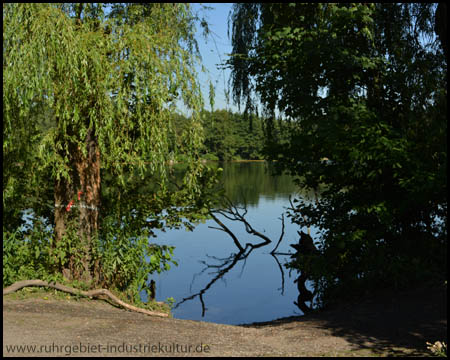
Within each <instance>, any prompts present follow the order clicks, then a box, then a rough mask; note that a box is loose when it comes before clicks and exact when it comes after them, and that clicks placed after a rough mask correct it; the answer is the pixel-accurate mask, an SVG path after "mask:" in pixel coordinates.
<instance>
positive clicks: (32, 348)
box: [3, 287, 447, 357]
mask: <svg viewBox="0 0 450 360" xmlns="http://www.w3.org/2000/svg"><path fill="white" fill-rule="evenodd" d="M446 300H447V289H446V287H441V288H432V289H424V288H421V289H417V290H414V291H409V292H403V293H396V294H392V293H390V294H380V295H379V296H377V297H376V298H373V299H370V300H367V299H366V300H365V301H363V302H361V303H357V304H346V305H344V306H340V307H338V308H335V309H332V310H328V311H324V312H322V313H318V314H310V315H307V316H303V317H292V318H285V319H280V320H275V321H271V322H267V323H259V324H251V325H242V326H232V325H222V324H213V323H207V322H201V321H190V320H179V319H173V318H160V317H150V316H147V315H144V314H139V313H133V312H128V311H125V310H122V309H119V308H116V307H113V306H111V305H110V304H108V303H106V302H104V301H99V300H97V301H90V300H78V301H74V300H55V299H50V300H44V299H43V298H33V299H24V300H20V299H15V298H12V297H11V296H10V295H7V296H5V297H3V356H68V355H71V356H89V357H91V356H389V355H391V356H392V355H394V356H414V355H416V356H417V355H431V353H430V352H429V351H428V350H427V349H426V342H427V341H429V342H434V341H436V340H439V341H447V302H446Z"/></svg>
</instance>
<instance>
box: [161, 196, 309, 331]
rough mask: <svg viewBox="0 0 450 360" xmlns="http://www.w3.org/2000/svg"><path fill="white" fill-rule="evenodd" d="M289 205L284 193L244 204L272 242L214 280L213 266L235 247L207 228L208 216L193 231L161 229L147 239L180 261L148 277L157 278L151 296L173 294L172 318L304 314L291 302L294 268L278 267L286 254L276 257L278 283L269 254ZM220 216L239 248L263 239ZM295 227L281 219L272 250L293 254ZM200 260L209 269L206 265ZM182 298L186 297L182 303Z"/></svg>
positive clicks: (236, 319) (228, 319) (227, 320)
mask: <svg viewBox="0 0 450 360" xmlns="http://www.w3.org/2000/svg"><path fill="white" fill-rule="evenodd" d="M288 205H289V201H288V196H287V195H286V194H283V195H281V196H279V197H277V196H275V197H274V196H271V197H270V198H269V197H265V196H263V195H261V196H260V197H259V200H258V202H257V204H256V205H254V206H251V207H250V206H249V207H248V214H247V216H246V219H247V220H248V221H249V223H250V224H251V225H252V226H253V227H254V228H255V230H257V231H260V232H263V233H264V234H265V235H267V236H268V237H269V238H270V239H272V243H271V244H269V245H267V246H264V247H261V248H257V249H253V251H251V253H250V254H249V255H248V257H247V258H246V259H243V260H240V261H238V262H237V263H236V264H235V265H234V266H233V267H232V268H231V269H230V270H229V271H228V272H226V273H225V274H224V275H223V276H222V277H219V278H218V271H219V270H220V269H221V268H217V266H218V265H221V264H224V262H225V260H222V261H221V260H219V259H225V258H227V257H230V256H231V255H233V254H236V253H238V249H237V247H236V245H235V244H234V242H233V240H232V239H231V237H230V236H229V235H228V234H227V233H225V232H223V231H219V230H215V229H211V228H208V226H214V227H218V225H217V224H216V223H215V222H214V221H213V220H209V221H207V222H206V223H205V224H200V225H198V226H197V227H196V228H195V229H194V231H192V232H187V231H185V230H172V231H167V232H165V233H164V232H160V233H159V234H158V237H157V238H156V239H152V241H154V242H156V243H158V244H161V245H163V244H165V245H173V246H175V247H176V248H175V251H174V259H175V260H176V261H177V262H178V264H179V265H178V266H173V267H172V268H171V269H170V271H167V272H164V273H161V274H159V275H158V274H155V275H152V278H153V279H154V280H155V282H156V300H158V301H164V300H166V299H167V298H169V297H173V298H174V299H175V303H174V304H175V307H174V309H173V311H172V313H173V315H174V317H175V318H179V319H191V320H202V321H210V322H216V323H222V324H242V323H251V322H257V321H268V320H273V319H277V318H281V317H286V316H291V315H301V314H303V313H302V311H301V310H300V309H299V308H298V307H297V306H296V305H295V304H294V301H296V300H297V297H298V295H299V292H298V290H297V285H296V284H295V283H294V280H295V279H296V278H297V277H298V275H299V274H298V273H296V272H295V271H293V272H292V273H291V274H290V273H289V271H288V270H287V269H286V268H285V267H284V266H283V264H285V263H286V262H287V261H288V260H289V256H287V255H277V259H278V262H279V263H280V264H281V268H282V271H283V273H284V281H283V276H282V272H281V270H280V266H279V265H278V263H277V261H276V259H275V258H274V256H272V255H271V254H270V252H271V251H272V249H273V248H274V247H275V246H276V244H277V242H278V239H279V237H280V234H281V220H280V219H279V218H280V216H281V214H282V213H283V212H285V210H286V209H285V207H286V206H288ZM221 220H222V221H223V222H224V223H225V224H226V225H227V226H228V227H229V228H230V229H231V230H232V231H233V232H234V234H236V236H237V237H238V239H239V241H240V243H241V245H242V246H245V244H246V243H252V244H258V243H260V242H262V239H260V238H258V237H255V236H254V235H250V234H248V233H246V231H245V229H244V226H243V224H242V223H239V222H232V221H230V220H226V219H224V218H223V217H222V218H221ZM297 230H298V227H297V226H293V225H291V224H290V222H289V220H288V219H286V218H285V235H284V238H283V240H282V242H281V244H280V245H279V247H278V249H277V252H281V253H288V252H289V253H292V252H293V249H292V248H291V247H290V246H289V244H292V243H297V242H298V235H297V232H296V231H297ZM304 230H305V231H306V229H304ZM312 235H313V236H314V233H313V234H312ZM232 259H233V258H230V261H229V263H228V266H229V265H231V262H232ZM204 262H205V263H206V264H209V265H210V266H211V267H209V268H208V267H207V266H206V265H205V263H204ZM214 266H216V267H214ZM226 267H227V266H224V267H223V268H226ZM216 278H217V279H216ZM215 279H216V280H215ZM205 288H207V289H206V290H204V289H205ZM307 288H309V289H311V284H308V283H307ZM202 290H203V291H202ZM200 294H202V296H201V297H200ZM191 297H192V298H191ZM187 298H191V299H188V300H185V301H183V299H187ZM202 300H203V304H202ZM307 304H308V303H307Z"/></svg>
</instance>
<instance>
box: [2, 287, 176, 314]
mask: <svg viewBox="0 0 450 360" xmlns="http://www.w3.org/2000/svg"><path fill="white" fill-rule="evenodd" d="M27 286H44V287H49V288H53V289H56V290H60V291H64V292H66V293H69V294H73V295H82V296H86V297H90V298H92V297H99V296H101V295H104V296H107V297H108V298H110V299H111V300H112V301H114V302H115V303H117V304H118V305H120V306H122V307H123V308H125V309H128V310H131V311H136V312H140V313H143V314H146V315H150V316H164V317H168V316H169V315H168V314H166V313H163V312H158V311H150V310H146V309H142V308H138V307H136V306H133V305H130V304H127V303H125V302H123V301H122V300H120V299H119V298H118V297H117V296H115V295H113V294H112V293H111V292H110V291H109V290H107V289H94V290H89V291H83V290H79V289H74V288H71V287H68V286H64V285H62V284H59V283H57V282H47V281H43V280H23V281H17V282H15V283H14V284H12V285H10V286H8V287H6V288H4V289H3V295H7V294H10V293H13V292H15V291H17V290H20V289H22V288H24V287H27Z"/></svg>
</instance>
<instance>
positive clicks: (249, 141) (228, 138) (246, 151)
mask: <svg viewBox="0 0 450 360" xmlns="http://www.w3.org/2000/svg"><path fill="white" fill-rule="evenodd" d="M202 116H203V128H204V136H205V140H204V147H203V150H202V152H201V153H202V155H201V156H202V158H203V159H205V160H220V161H228V160H240V159H243V160H259V159H263V158H264V154H265V151H266V143H267V141H266V138H265V136H264V133H265V131H266V127H267V126H268V121H266V120H264V119H263V118H261V117H259V116H257V115H255V114H251V113H244V114H239V113H233V112H230V111H227V110H216V111H213V112H208V111H203V112H202ZM189 121H190V119H188V118H186V117H184V116H182V115H179V114H177V115H174V122H175V123H176V124H177V125H176V128H177V129H179V130H177V131H181V129H184V128H186V127H187V124H188V123H189ZM288 129H289V125H288V124H282V123H281V124H280V123H276V124H275V125H274V128H273V129H272V133H278V134H279V137H283V136H284V138H285V137H286V134H287V133H288ZM172 144H173V145H172V147H173V148H175V147H176V143H175V141H174V140H172Z"/></svg>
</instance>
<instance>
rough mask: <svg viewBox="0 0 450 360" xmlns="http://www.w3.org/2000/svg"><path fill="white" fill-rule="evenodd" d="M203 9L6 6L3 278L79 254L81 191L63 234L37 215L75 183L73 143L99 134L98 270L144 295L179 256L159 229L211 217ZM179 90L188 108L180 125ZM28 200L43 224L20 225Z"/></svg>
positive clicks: (48, 269) (107, 281)
mask: <svg viewBox="0 0 450 360" xmlns="http://www.w3.org/2000/svg"><path fill="white" fill-rule="evenodd" d="M196 20H197V19H196V18H195V17H194V16H193V14H192V13H191V8H190V5H189V4H166V3H163V4H157V3H152V4H123V3H120V4H119V3H118V4H113V5H112V6H111V11H110V12H106V8H105V4H87V3H80V4H73V3H71V4H5V5H4V6H3V95H4V96H3V119H4V122H3V164H4V165H3V175H4V182H3V207H4V209H5V210H6V211H4V213H3V223H4V224H5V226H4V232H3V236H4V244H3V251H4V258H3V259H4V263H5V269H6V270H5V271H4V283H5V284H8V283H11V282H13V281H16V280H20V279H24V278H27V277H28V278H30V277H31V278H33V277H40V278H49V277H54V278H56V277H58V276H59V278H61V274H60V273H61V270H62V269H64V268H65V267H66V266H67V265H70V264H69V263H70V262H72V263H77V262H79V261H81V260H83V259H80V256H81V254H83V250H82V249H81V247H82V245H81V240H80V234H79V229H80V227H81V226H82V225H81V224H79V223H77V222H76V219H77V215H79V208H78V209H77V207H76V206H78V203H76V204H75V206H74V207H73V208H72V209H71V210H70V211H71V212H70V213H68V214H67V215H68V216H67V220H65V221H66V223H65V224H64V226H65V230H66V232H65V236H64V237H63V238H62V239H60V240H59V241H58V242H57V243H55V241H54V237H55V234H54V231H56V230H55V228H51V229H46V228H45V227H44V225H41V224H40V223H39V222H38V221H37V220H36V219H41V218H42V219H44V220H43V221H45V222H46V224H53V223H54V221H55V219H54V218H55V215H54V209H55V196H54V191H55V183H56V182H57V181H58V180H59V179H61V178H65V179H66V180H67V181H68V182H69V184H74V183H76V182H77V179H76V177H75V176H74V175H73V173H75V172H76V169H74V168H73V164H74V158H73V157H74V153H75V152H76V151H74V150H76V149H81V152H82V156H84V157H86V156H87V152H88V150H89V149H87V147H86V146H85V144H86V139H87V138H88V137H89V136H90V134H93V135H92V136H94V138H95V143H96V144H98V152H99V156H100V159H101V170H102V173H101V190H102V199H101V207H100V209H99V216H98V224H95V226H96V229H95V230H96V231H95V234H94V235H93V237H94V238H95V242H93V244H92V249H91V251H92V254H90V255H91V261H92V264H90V266H91V267H92V269H94V270H95V274H96V276H97V281H98V282H101V283H102V284H104V285H106V286H108V287H111V288H116V289H120V290H123V291H130V292H131V293H132V295H130V296H131V297H132V298H136V297H137V294H138V292H139V291H140V290H142V289H144V288H145V282H146V280H147V277H148V274H149V273H151V272H154V271H162V270H167V269H168V268H169V266H170V265H169V264H171V263H174V262H173V261H172V260H171V251H172V249H171V248H170V247H164V246H162V247H159V246H155V245H152V244H149V238H148V237H149V236H152V235H153V232H152V229H155V228H159V229H164V228H166V227H171V226H182V225H185V226H187V227H189V228H192V226H193V224H195V223H196V222H198V221H202V220H204V218H205V214H206V210H205V209H207V207H208V205H209V203H208V202H210V201H213V200H211V197H208V196H209V194H213V191H212V190H211V187H212V186H213V184H214V182H215V181H216V180H215V174H214V171H212V170H211V169H208V168H206V167H205V166H204V165H203V164H202V163H201V162H200V161H199V155H200V149H201V146H202V143H203V129H202V124H201V118H200V110H201V109H202V108H203V99H202V96H201V91H200V87H199V84H198V81H197V74H196V71H195V63H196V62H197V60H198V57H197V56H196V53H197V52H196V48H197V45H196V43H195V40H194V34H195V23H196ZM177 101H182V102H183V103H184V104H185V105H186V107H187V108H188V109H190V110H191V117H190V118H189V120H188V121H186V122H185V126H184V128H183V129H181V131H178V129H177V128H176V127H175V125H174V122H173V121H172V120H173V114H174V112H175V105H176V103H177ZM171 145H174V146H171ZM89 151H91V150H89ZM177 156H179V157H183V159H184V161H185V169H184V171H183V172H182V175H183V176H182V179H181V181H180V182H179V183H177V186H172V183H171V181H172V180H173V179H171V174H170V168H168V167H167V165H168V162H169V161H170V160H171V159H174V158H175V157H177ZM89 165H90V164H88V166H89ZM168 169H169V171H168ZM143 183H145V185H149V186H142V185H143ZM74 186H77V185H76V184H75V185H74ZM75 200H76V199H75ZM64 205H65V204H64ZM80 205H81V204H80ZM25 209H32V210H33V212H34V222H33V226H32V227H31V228H30V229H27V230H24V231H22V230H19V229H20V227H21V225H23V223H24V220H23V219H22V217H21V213H22V211H23V210H25ZM93 211H96V210H93ZM93 226H94V225H93ZM80 250H81V251H80ZM17 254H20V255H19V256H18V255H17ZM72 265H73V264H72ZM75 265H76V264H75Z"/></svg>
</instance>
